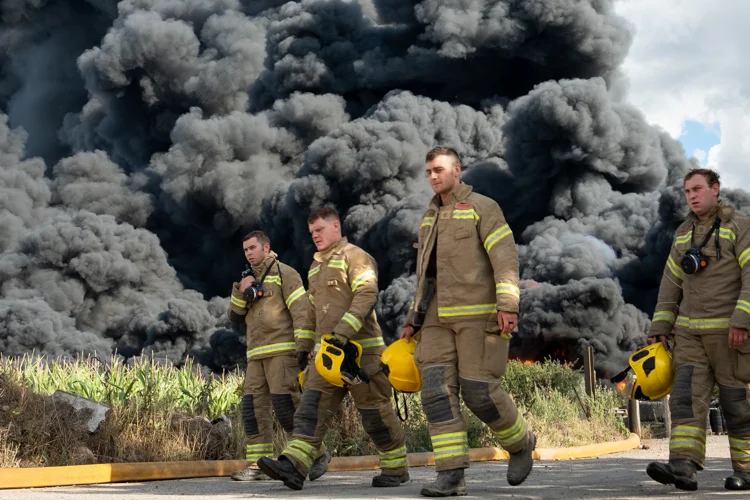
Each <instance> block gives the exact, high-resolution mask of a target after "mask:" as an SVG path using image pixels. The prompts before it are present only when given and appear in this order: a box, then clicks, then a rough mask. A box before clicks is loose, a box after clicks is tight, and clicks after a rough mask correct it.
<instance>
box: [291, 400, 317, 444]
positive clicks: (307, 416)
mask: <svg viewBox="0 0 750 500" xmlns="http://www.w3.org/2000/svg"><path fill="white" fill-rule="evenodd" d="M322 395H323V393H322V392H320V391H318V390H315V389H308V390H306V391H305V392H303V393H302V400H301V401H300V403H299V408H297V411H296V412H295V414H294V433H295V434H299V435H300V436H310V437H313V436H315V429H316V428H317V427H318V407H319V406H320V397H321V396H322Z"/></svg>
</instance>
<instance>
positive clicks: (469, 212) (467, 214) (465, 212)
mask: <svg viewBox="0 0 750 500" xmlns="http://www.w3.org/2000/svg"><path fill="white" fill-rule="evenodd" d="M453 218H454V219H473V220H474V225H475V226H476V225H477V223H478V222H479V214H477V212H476V210H474V209H473V208H468V209H455V210H453Z"/></svg>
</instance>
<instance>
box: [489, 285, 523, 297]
mask: <svg viewBox="0 0 750 500" xmlns="http://www.w3.org/2000/svg"><path fill="white" fill-rule="evenodd" d="M495 293H496V294H497V295H500V294H501V293H507V294H508V295H512V296H514V297H520V296H521V291H520V290H519V289H518V287H517V286H516V285H513V284H511V283H497V284H496V285H495Z"/></svg>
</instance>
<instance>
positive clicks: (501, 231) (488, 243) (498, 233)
mask: <svg viewBox="0 0 750 500" xmlns="http://www.w3.org/2000/svg"><path fill="white" fill-rule="evenodd" d="M511 232H512V231H511V230H510V227H509V226H508V224H505V225H503V226H501V227H499V228H497V229H495V230H494V231H492V232H491V233H490V234H489V236H487V238H486V239H485V240H484V249H485V250H486V251H487V252H489V251H490V250H492V247H494V246H495V245H496V244H497V242H498V241H500V240H502V239H503V238H505V237H506V236H508V235H509V234H511Z"/></svg>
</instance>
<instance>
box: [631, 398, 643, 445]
mask: <svg viewBox="0 0 750 500" xmlns="http://www.w3.org/2000/svg"><path fill="white" fill-rule="evenodd" d="M628 428H629V429H630V432H632V433H633V434H638V436H640V435H641V407H640V405H639V404H638V400H637V399H629V400H628Z"/></svg>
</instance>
